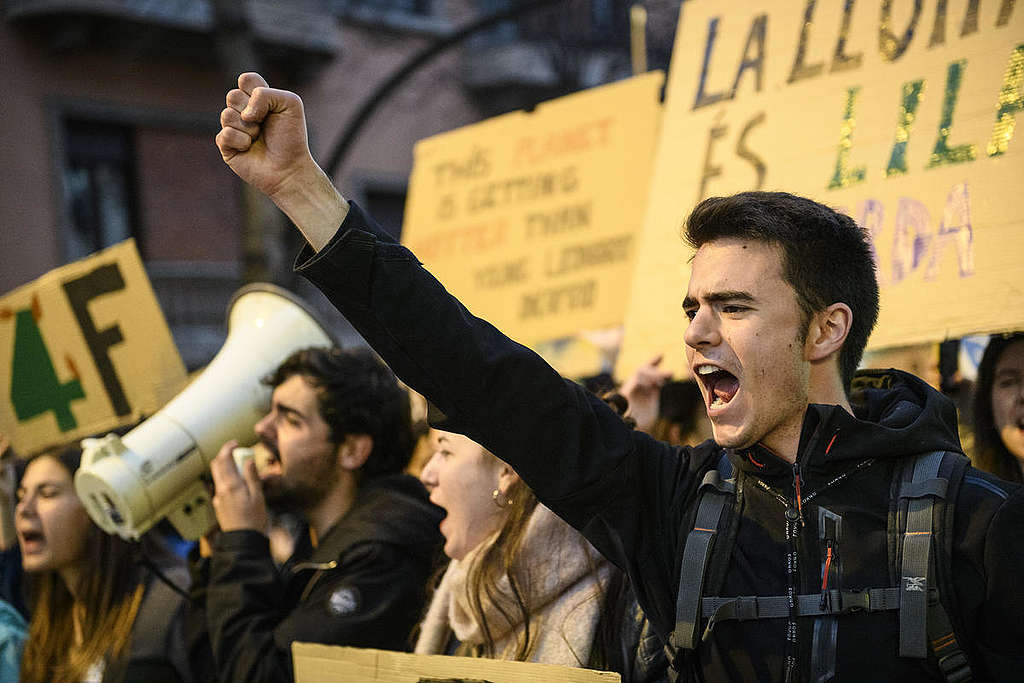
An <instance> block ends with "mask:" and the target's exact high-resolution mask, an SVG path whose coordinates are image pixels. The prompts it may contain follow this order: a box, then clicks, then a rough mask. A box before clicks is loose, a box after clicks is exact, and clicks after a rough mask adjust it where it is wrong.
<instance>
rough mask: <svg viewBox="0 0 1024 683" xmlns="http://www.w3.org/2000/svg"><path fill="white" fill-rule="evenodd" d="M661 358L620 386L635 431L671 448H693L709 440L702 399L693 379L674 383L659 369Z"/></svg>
mask: <svg viewBox="0 0 1024 683" xmlns="http://www.w3.org/2000/svg"><path fill="white" fill-rule="evenodd" d="M661 361H662V356H661V355H658V356H656V357H654V358H652V359H651V360H650V361H648V362H647V363H644V364H643V365H641V366H640V367H639V368H637V370H636V372H634V373H633V375H632V376H631V377H630V378H629V379H627V380H626V381H625V382H623V383H622V387H621V388H620V393H621V395H622V396H623V397H624V398H625V399H626V401H627V402H628V404H629V416H630V417H632V418H633V419H634V420H635V421H636V428H637V429H639V430H641V431H643V432H647V433H648V434H650V435H651V436H653V437H654V438H655V439H657V440H658V441H665V442H667V443H670V444H672V445H673V446H696V445H697V444H699V443H702V442H703V441H706V440H707V439H710V438H711V423H710V422H708V419H707V413H706V412H705V410H704V397H703V396H702V395H701V393H700V387H699V386H698V385H697V382H696V381H695V380H693V379H688V380H683V381H677V380H673V379H672V373H671V372H667V371H665V370H662V369H660V367H659V366H660V365H661Z"/></svg>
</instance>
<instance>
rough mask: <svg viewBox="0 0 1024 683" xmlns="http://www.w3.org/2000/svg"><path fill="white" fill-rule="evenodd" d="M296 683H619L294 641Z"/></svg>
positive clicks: (571, 672) (539, 668)
mask: <svg viewBox="0 0 1024 683" xmlns="http://www.w3.org/2000/svg"><path fill="white" fill-rule="evenodd" d="M292 661H293V662H294V665H295V683H314V682H315V683H457V682H458V681H466V683H471V682H472V683H478V682H480V681H488V682H489V683H534V682H535V681H545V682H546V683H617V682H618V681H620V680H621V677H620V676H619V674H617V673H611V672H608V671H592V670H590V669H574V668H570V667H567V666H552V665H550V664H531V663H528V662H507V661H503V660H498V659H481V658H476V657H446V656H442V655H412V654H407V653H404V652H390V651H387V650H369V649H360V648H354V647H338V646H336V645H317V644H313V643H292Z"/></svg>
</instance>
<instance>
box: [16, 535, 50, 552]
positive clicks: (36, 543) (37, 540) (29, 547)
mask: <svg viewBox="0 0 1024 683" xmlns="http://www.w3.org/2000/svg"><path fill="white" fill-rule="evenodd" d="M20 536H21V546H22V548H23V549H24V550H25V551H26V552H31V551H33V550H36V549H38V548H40V547H41V546H42V545H43V544H44V543H45V542H46V537H45V536H43V534H42V532H40V531H22V532H21V534H20Z"/></svg>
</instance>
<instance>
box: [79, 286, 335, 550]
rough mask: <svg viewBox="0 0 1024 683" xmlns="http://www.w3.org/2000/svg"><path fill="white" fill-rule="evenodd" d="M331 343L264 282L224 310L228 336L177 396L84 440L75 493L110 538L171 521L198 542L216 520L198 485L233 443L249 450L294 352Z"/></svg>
mask: <svg viewBox="0 0 1024 683" xmlns="http://www.w3.org/2000/svg"><path fill="white" fill-rule="evenodd" d="M333 344H334V341H333V340H332V339H331V336H330V335H329V334H328V333H327V331H326V330H325V329H324V327H323V326H322V325H321V324H320V323H319V322H318V321H317V319H316V316H315V314H314V313H313V312H312V311H311V310H310V309H309V308H308V307H307V306H306V304H305V303H304V302H302V300H300V299H299V298H298V297H296V296H294V295H293V294H291V293H290V292H288V291H286V290H283V289H281V288H280V287H275V286H274V285H268V284H255V285H248V286H246V287H243V288H242V289H240V290H238V292H237V293H235V295H234V297H233V298H232V300H231V304H230V306H229V308H228V337H227V340H226V341H225V342H224V346H222V347H221V349H220V351H219V352H217V356H216V357H215V358H214V359H213V360H212V361H211V362H210V364H209V365H208V366H207V368H206V369H205V370H204V371H203V372H202V374H200V375H199V377H198V378H196V380H195V381H194V382H192V383H191V384H190V385H189V386H187V387H186V388H185V389H184V390H183V391H182V392H181V393H180V394H178V395H177V396H176V397H175V398H174V400H172V401H171V402H170V403H168V404H167V405H166V406H164V408H163V409H161V410H160V411H159V412H157V413H156V414H155V415H153V417H151V418H149V419H148V420H146V421H145V422H143V423H142V424H140V425H139V426H138V427H136V428H135V429H133V430H131V431H130V432H128V434H126V435H125V436H124V438H123V439H122V438H120V437H118V436H117V435H116V434H108V435H107V436H105V437H103V438H102V439H86V440H84V441H83V442H82V459H81V466H80V467H79V469H78V472H77V473H76V474H75V490H76V491H77V492H78V497H79V498H80V499H81V500H82V503H83V504H84V505H85V509H86V510H87V511H88V512H89V516H90V517H92V519H93V521H94V522H96V524H97V525H98V526H99V527H100V528H102V529H103V530H104V531H106V532H107V533H109V534H118V535H119V536H121V537H122V538H124V539H126V540H131V539H137V538H139V536H141V535H142V534H143V533H145V532H146V531H147V530H149V529H150V528H151V527H152V526H153V525H154V524H156V523H157V522H159V521H160V520H161V519H163V518H165V517H166V518H167V519H168V520H170V522H171V523H172V524H173V525H174V526H175V528H176V529H177V530H178V532H179V533H180V534H181V535H182V536H183V537H185V538H187V539H190V540H195V539H198V538H199V537H200V536H202V535H203V534H204V533H206V532H207V531H208V530H209V529H211V528H212V527H213V525H214V524H216V522H217V520H216V517H215V516H214V514H213V507H212V505H211V503H210V493H209V492H208V491H207V488H206V486H205V485H204V484H203V482H202V481H200V477H201V476H202V475H203V473H204V472H206V471H207V469H208V468H209V465H210V461H211V460H212V459H213V457H214V456H215V455H217V451H218V450H219V449H220V447H221V446H222V445H223V444H224V443H225V442H227V441H229V440H231V439H237V440H238V441H239V442H240V443H242V444H243V445H244V444H251V443H253V441H254V440H255V438H254V434H253V426H254V425H255V424H256V423H257V422H258V421H259V420H260V418H262V417H263V415H264V412H265V411H266V410H267V406H268V405H269V403H270V393H271V390H270V388H269V387H267V386H265V385H264V384H263V383H262V381H261V380H262V379H263V378H264V377H266V376H267V375H269V374H270V373H272V372H273V371H274V370H275V369H277V367H278V365H280V364H281V362H282V361H283V360H284V359H285V358H287V357H288V356H289V355H291V353H293V352H294V351H297V350H299V349H303V348H306V347H309V346H332V345H333Z"/></svg>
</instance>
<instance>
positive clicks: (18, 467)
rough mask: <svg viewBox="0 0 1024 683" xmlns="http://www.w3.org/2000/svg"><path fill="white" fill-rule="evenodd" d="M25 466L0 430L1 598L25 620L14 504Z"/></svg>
mask: <svg viewBox="0 0 1024 683" xmlns="http://www.w3.org/2000/svg"><path fill="white" fill-rule="evenodd" d="M23 469H24V465H23V464H22V462H21V460H20V459H19V458H18V456H17V455H16V454H15V453H14V449H13V448H12V447H11V442H10V440H9V439H8V437H7V435H6V434H4V433H3V432H0V600H2V601H4V602H6V603H7V604H9V605H10V606H11V607H13V608H14V609H15V610H16V611H17V612H18V614H20V615H21V617H22V620H27V619H28V616H29V615H28V606H27V605H26V604H25V594H24V590H23V588H22V577H23V575H24V573H25V572H24V570H23V569H22V567H21V548H20V547H18V533H17V531H15V529H14V504H15V501H16V492H17V489H18V480H19V479H21V474H20V472H21V471H22V470H23Z"/></svg>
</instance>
